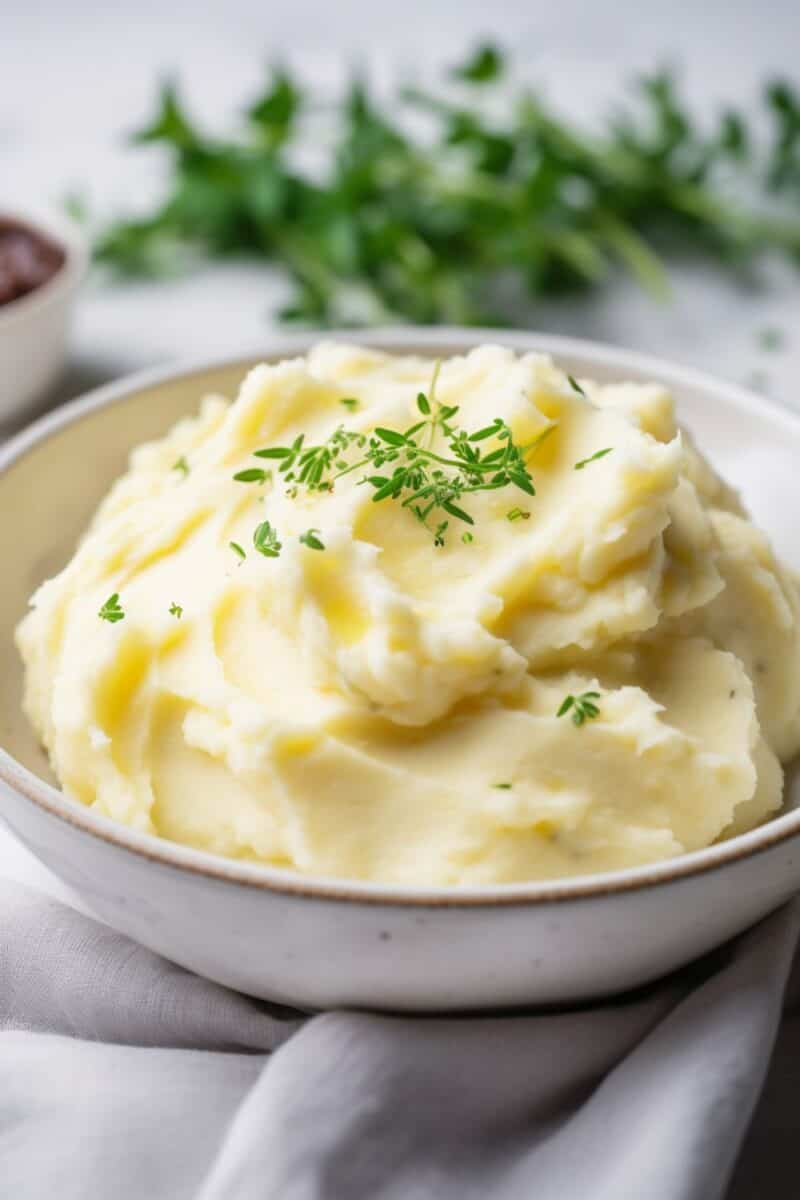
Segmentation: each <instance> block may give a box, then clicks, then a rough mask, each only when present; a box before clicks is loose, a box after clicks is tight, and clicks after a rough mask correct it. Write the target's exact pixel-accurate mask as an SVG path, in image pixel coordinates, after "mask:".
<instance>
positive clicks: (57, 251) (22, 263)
mask: <svg viewBox="0 0 800 1200" xmlns="http://www.w3.org/2000/svg"><path fill="white" fill-rule="evenodd" d="M65 260H66V254H65V253H64V250H63V249H62V248H61V246H59V245H58V244H57V243H56V242H54V241H52V240H51V239H50V238H49V237H47V236H46V235H45V234H43V233H39V231H38V230H37V229H34V228H33V226H31V225H26V224H25V223H24V222H23V221H17V220H16V219H15V218H13V217H4V216H2V215H0V305H3V304H10V303H11V302H12V300H19V299H21V297H22V296H27V295H28V294H29V293H30V292H34V291H36V289H37V288H40V287H42V285H43V284H45V283H48V282H49V281H50V280H51V279H52V278H53V276H54V275H55V274H56V273H57V272H58V271H60V270H61V268H62V267H63V266H64V262H65Z"/></svg>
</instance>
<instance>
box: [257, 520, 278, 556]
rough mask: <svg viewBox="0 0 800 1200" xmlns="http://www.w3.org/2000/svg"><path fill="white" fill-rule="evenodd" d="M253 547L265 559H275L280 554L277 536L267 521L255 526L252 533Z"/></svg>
mask: <svg viewBox="0 0 800 1200" xmlns="http://www.w3.org/2000/svg"><path fill="white" fill-rule="evenodd" d="M253 545H254V546H255V548H256V550H257V551H258V553H259V554H263V555H264V557H265V558H277V557H278V555H279V554H280V552H281V543H280V542H279V541H278V535H277V533H276V532H275V530H274V529H273V528H272V526H271V525H270V523H269V521H262V522H261V524H260V525H257V526H256V528H255V530H254V532H253Z"/></svg>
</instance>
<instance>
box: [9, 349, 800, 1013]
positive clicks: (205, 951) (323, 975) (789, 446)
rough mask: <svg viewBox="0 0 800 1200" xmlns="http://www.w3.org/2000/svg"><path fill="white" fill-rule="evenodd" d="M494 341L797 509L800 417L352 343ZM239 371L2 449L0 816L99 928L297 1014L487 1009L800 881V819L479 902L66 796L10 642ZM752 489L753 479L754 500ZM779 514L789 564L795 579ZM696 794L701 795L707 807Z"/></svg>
mask: <svg viewBox="0 0 800 1200" xmlns="http://www.w3.org/2000/svg"><path fill="white" fill-rule="evenodd" d="M486 339H491V340H494V341H501V342H504V343H506V344H510V345H512V346H513V347H515V348H517V349H521V350H527V349H538V350H546V351H550V352H552V353H553V354H554V355H555V356H556V357H557V358H558V360H559V361H560V363H561V364H562V365H563V366H564V367H566V368H567V369H568V370H570V371H572V372H573V373H575V374H577V375H588V376H594V377H596V378H598V379H601V380H608V379H614V378H617V379H658V380H661V381H663V382H665V383H667V384H668V385H670V386H671V387H672V388H673V389H674V392H675V394H676V397H677V399H678V402H679V410H680V416H681V419H682V421H683V422H684V423H685V424H686V425H687V426H689V427H690V428H691V429H692V430H693V431H694V432H695V433H696V435H697V437H698V440H699V442H700V444H701V445H702V447H703V448H704V449H705V450H707V451H708V452H709V453H710V454H711V457H712V459H714V461H715V462H716V463H717V465H718V466H720V467H721V469H722V470H724V471H725V472H726V474H727V475H728V477H729V478H731V479H733V481H734V482H736V483H738V484H740V485H742V484H743V485H744V492H745V498H746V499H747V500H748V501H750V502H751V505H752V508H753V511H754V515H755V517H756V519H757V520H758V521H759V522H760V523H761V524H763V525H764V526H765V527H767V528H770V526H771V525H775V524H776V522H775V521H774V520H773V519H771V518H775V516H776V514H780V513H781V512H784V513H785V512H795V513H796V511H797V500H798V495H800V485H798V480H797V475H798V472H797V464H798V462H800V421H798V419H797V418H795V417H793V416H790V415H789V414H787V413H785V412H783V411H780V410H778V409H776V408H773V407H771V406H769V405H768V404H767V403H766V402H763V401H760V400H758V399H756V398H755V397H753V396H751V395H749V394H747V393H745V392H742V391H741V390H740V389H738V388H735V387H731V386H729V385H727V384H724V383H720V382H717V381H715V380H713V379H709V378H706V377H704V376H702V375H699V374H697V373H695V372H693V371H688V370H683V369H681V368H678V367H674V366H669V365H667V364H666V363H662V362H657V361H653V360H649V359H645V358H642V357H640V356H639V355H635V354H630V353H627V352H625V351H622V350H614V349H610V348H607V347H601V346H595V345H592V344H590V343H585V342H578V341H570V340H565V339H559V338H555V337H544V336H533V335H527V334H499V333H498V332H496V331H492V332H491V333H490V334H484V335H481V334H480V333H477V332H475V331H474V330H473V331H463V330H432V331H427V332H421V331H401V332H389V333H378V334H375V335H373V336H372V337H370V338H366V337H361V338H359V340H360V341H362V342H363V341H369V342H370V343H372V344H376V345H379V346H384V347H387V348H389V349H394V350H414V351H421V352H424V353H429V354H431V355H446V354H451V353H454V352H460V351H463V350H465V349H468V348H469V347H470V346H472V345H474V344H475V343H476V342H478V341H480V340H486ZM312 340H314V339H313V338H311V337H310V336H307V337H300V338H297V337H295V338H283V339H276V340H275V342H273V343H271V344H268V345H265V346H264V347H263V350H262V352H261V353H260V354H259V355H254V356H253V357H252V358H250V359H248V360H238V361H235V362H227V363H212V364H206V365H201V366H196V367H193V368H190V369H186V370H181V371H176V370H172V371H161V372H156V373H150V374H146V375H140V376H137V377H134V378H132V379H128V380H123V381H121V382H120V383H116V384H112V385H111V386H109V387H105V388H102V389H100V390H99V391H97V392H94V393H92V394H91V395H89V396H87V397H86V398H85V399H83V400H80V401H78V402H76V403H73V404H71V405H69V406H68V407H66V408H64V409H62V410H60V411H59V412H57V413H54V414H53V415H51V416H49V417H47V418H45V419H44V420H42V421H39V422H38V423H37V424H36V425H34V426H33V427H32V428H31V429H29V430H28V431H27V432H25V433H23V434H21V435H20V436H19V437H18V438H16V439H15V440H14V441H13V442H12V443H10V444H9V445H7V446H6V447H5V448H3V449H2V450H0V563H2V564H3V565H2V572H3V586H2V588H0V743H2V745H3V747H4V749H3V750H2V751H0V811H2V814H3V816H4V817H5V819H6V821H7V822H8V824H9V826H10V827H11V829H12V830H13V831H14V832H15V833H16V834H17V836H18V837H19V838H20V839H21V840H22V841H23V842H24V843H25V845H27V846H28V847H29V849H30V850H32V851H33V853H34V854H36V855H38V857H39V858H40V859H41V860H42V861H43V862H44V863H46V865H47V866H48V867H50V868H51V870H53V871H54V872H55V873H56V874H57V875H58V876H59V877H60V878H61V879H62V880H63V881H64V882H65V883H66V884H67V885H68V886H69V887H71V888H72V889H74V891H75V892H76V893H77V894H78V895H79V896H80V898H81V900H82V901H83V902H84V904H86V905H87V906H88V907H89V908H90V909H92V910H94V911H95V912H96V913H97V914H98V915H99V916H100V917H101V918H103V919H104V920H105V921H107V922H108V923H109V924H111V925H113V926H114V927H115V928H117V929H120V930H122V931H124V932H125V933H127V934H129V935H130V936H131V937H133V938H136V939H137V940H138V941H140V942H143V943H144V944H145V945H147V946H150V947H152V948H153V949H154V950H157V951H159V952H160V953H161V954H163V955H165V956H166V957H167V958H170V959H172V960H174V961H175V962H177V963H181V964H183V965H184V966H186V967H189V968H191V969H192V970H193V971H197V972H199V973H200V974H203V975H207V976H209V977H211V978H212V979H216V980H219V981H220V982H222V983H225V984H228V985H230V986H232V987H235V988H238V989H240V990H242V991H245V992H250V993H252V994H254V995H257V996H264V997H268V998H271V999H273V1000H278V1001H283V1002H286V1003H291V1004H297V1005H300V1006H304V1007H309V1008H324V1007H328V1006H333V1005H349V1006H365V1007H376V1008H389V1009H408V1010H441V1009H479V1008H485V1007H507V1006H516V1005H522V1004H529V1003H553V1002H564V1001H574V1000H579V999H585V998H588V997H595V996H599V995H603V994H609V993H612V992H617V991H620V990H622V989H625V988H630V987H632V986H634V985H636V984H641V983H644V982H645V981H647V980H650V979H653V978H655V977H656V976H658V975H661V974H663V973H664V972H666V971H668V970H670V969H671V968H674V967H677V966H678V965H680V964H683V963H686V962H688V961H690V960H691V959H693V958H695V957H696V956H697V955H699V954H701V953H703V952H704V951H707V950H709V949H710V948H711V947H713V946H715V945H717V944H718V943H720V942H722V941H724V940H725V939H726V938H729V937H731V936H732V935H733V934H735V933H738V932H739V931H740V930H742V929H744V928H745V927H747V926H748V925H750V924H752V923H753V922H754V921H756V920H758V919H759V918H760V917H763V916H764V915H765V914H766V913H768V912H770V911H771V910H772V909H774V908H775V907H777V906H778V905H779V904H781V903H782V902H783V901H785V900H786V899H787V898H788V897H789V896H790V895H791V894H792V893H793V892H794V891H795V890H796V889H797V888H798V886H799V885H800V811H798V812H796V811H792V807H793V803H794V800H795V799H796V797H795V795H794V791H793V788H792V787H791V786H790V787H789V788H788V789H787V792H788V796H787V809H786V811H785V812H784V814H783V815H781V816H779V817H778V818H776V819H775V820H773V821H771V822H770V823H769V824H767V825H765V826H763V827H762V828H760V829H756V830H753V831H752V832H750V833H747V834H745V835H743V836H741V837H738V838H735V839H732V840H730V841H727V842H724V843H722V844H720V845H716V846H713V847H711V848H710V849H707V850H703V851H700V852H697V853H692V854H688V855H686V856H685V857H683V858H679V859H675V860H672V861H669V862H664V863H660V864H658V865H656V866H648V867H642V868H637V869H634V870H628V871H621V872H615V873H613V874H606V875H597V876H591V877H585V878H582V879H569V880H564V881H562V882H554V883H552V882H551V883H529V884H514V885H506V886H502V887H490V888H470V889H459V890H452V889H431V888H420V889H414V888H400V887H393V886H385V887H382V886H376V885H374V884H361V883H348V882H342V881H341V880H325V879H312V878H304V877H302V876H299V875H295V874H291V873H289V872H287V871H284V870H279V869H274V868H269V867H261V866H257V865H253V864H245V863H241V862H235V861H229V860H226V859H223V858H217V857H215V856H213V855H210V854H206V853H203V852H201V851H197V850H192V849H188V848H186V847H183V846H177V845H173V844H172V843H170V842H166V841H160V840H158V839H156V838H153V837H149V836H147V835H143V834H138V833H135V832H133V831H132V830H130V829H128V828H126V827H124V826H122V825H117V824H115V823H113V822H111V821H110V820H108V819H106V818H104V817H102V816H98V815H97V814H96V813H94V812H91V811H90V810H88V809H86V808H84V807H83V806H82V805H80V804H78V803H76V802H73V801H72V800H69V799H67V798H66V797H65V796H64V795H62V793H61V792H60V791H59V790H58V788H57V787H56V786H55V785H54V781H53V779H52V776H51V774H50V772H49V769H48V766H47V763H46V761H45V759H44V756H43V754H42V752H41V750H40V749H39V747H38V746H37V744H36V741H35V739H34V737H33V735H32V733H31V731H30V729H29V728H28V726H27V724H26V722H25V719H24V717H23V716H22V713H21V712H20V684H21V670H20V664H19V661H18V658H17V654H16V651H15V649H14V646H13V644H12V631H13V628H14V626H15V624H16V622H17V621H18V619H19V618H20V616H21V615H22V613H23V612H24V611H25V607H26V602H27V599H28V596H29V595H30V593H31V591H32V589H33V588H34V586H35V585H36V584H37V583H38V582H39V581H40V580H41V579H42V578H44V577H45V576H47V575H50V574H52V573H53V572H54V571H56V570H57V569H58V568H59V567H60V566H61V565H62V564H63V563H64V561H65V560H66V559H67V557H68V556H69V554H70V553H71V551H72V548H73V546H74V544H75V540H76V538H77V537H78V535H79V534H80V532H81V531H82V529H83V528H84V526H85V524H86V522H87V520H88V518H89V516H90V514H91V512H92V510H93V509H94V507H95V505H96V503H97V501H98V500H99V499H100V497H101V496H102V495H103V493H104V492H105V491H106V489H107V487H108V485H109V484H110V483H111V481H112V480H113V479H114V478H115V476H117V475H118V474H119V472H120V471H121V470H122V469H123V467H124V465H125V461H126V458H127V455H128V452H129V450H130V449H131V447H133V446H135V445H136V444H137V443H138V442H141V441H143V440H146V439H148V438H152V437H155V436H156V435H158V434H160V433H162V432H163V431H164V430H166V429H167V428H168V427H169V426H170V425H171V424H172V423H173V422H174V421H175V420H176V419H177V418H178V417H180V416H182V415H184V414H186V413H189V412H193V411H194V410H195V408H196V407H197V404H198V401H199V398H200V396H201V395H203V394H204V393H205V392H207V391H215V392H222V393H226V394H229V395H233V394H234V392H235V390H236V386H237V384H238V383H239V380H240V379H241V377H242V374H243V373H244V371H245V370H246V368H247V367H248V366H249V365H250V364H251V363H252V362H253V361H256V360H257V359H259V358H267V359H273V360H274V359H277V358H282V357H285V356H286V355H287V354H294V353H297V352H301V351H303V350H304V349H305V348H306V347H307V346H308V344H309V343H310V342H311V341H312ZM749 485H751V486H749ZM791 530H792V524H791V522H790V523H789V524H788V525H787V524H784V525H783V526H782V527H780V528H777V529H776V532H777V533H778V535H779V536H778V537H777V539H776V540H777V545H778V549H779V551H780V552H781V553H782V554H783V555H784V556H785V557H786V558H788V559H789V561H793V562H794V565H795V566H796V567H797V566H800V546H798V545H796V544H795V539H794V537H793V535H792V532H791ZM698 802H702V797H698Z"/></svg>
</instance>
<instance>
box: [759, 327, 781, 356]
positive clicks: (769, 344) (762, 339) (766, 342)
mask: <svg viewBox="0 0 800 1200" xmlns="http://www.w3.org/2000/svg"><path fill="white" fill-rule="evenodd" d="M758 342H759V345H760V346H761V349H762V350H769V351H774V350H780V349H781V347H782V346H783V343H784V334H783V330H782V329H777V328H776V327H775V326H774V325H772V326H767V328H766V329H762V330H761V332H760V333H759V335H758Z"/></svg>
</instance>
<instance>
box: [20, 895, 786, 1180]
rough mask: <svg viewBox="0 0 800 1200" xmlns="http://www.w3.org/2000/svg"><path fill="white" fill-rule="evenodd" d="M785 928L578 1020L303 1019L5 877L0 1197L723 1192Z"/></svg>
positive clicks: (771, 1018) (772, 1014) (767, 1027)
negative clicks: (211, 978) (210, 979)
mask: <svg viewBox="0 0 800 1200" xmlns="http://www.w3.org/2000/svg"><path fill="white" fill-rule="evenodd" d="M797 932H798V909H797V907H796V906H791V907H789V908H786V909H784V910H782V911H781V912H780V913H778V914H776V915H775V916H773V917H771V918H770V919H769V920H768V921H766V922H764V923H763V924H762V925H761V926H760V927H759V928H758V929H756V930H754V931H753V932H751V933H750V934H748V935H747V936H746V937H744V938H742V939H741V940H739V941H738V942H737V943H734V945H732V946H731V947H727V948H725V949H724V950H723V951H721V952H719V953H717V954H716V955H713V956H712V957H711V958H710V959H709V960H707V961H705V962H704V963H702V964H700V965H698V966H696V967H694V968H692V969H691V970H690V971H687V972H683V973H682V974H681V975H680V976H677V977H675V978H673V979H671V980H670V981H668V982H667V983H665V984H662V985H659V986H657V987H653V988H649V989H646V990H643V991H641V992H639V993H637V994H635V995H632V996H629V997H626V998H624V999H622V1000H618V1001H615V1002H613V1003H608V1004H603V1005H598V1006H594V1007H586V1008H583V1009H579V1010H576V1011H571V1012H559V1013H544V1014H520V1015H514V1016H485V1017H472V1018H445V1017H442V1018H434V1017H430V1018H422V1017H420V1018H408V1017H390V1016H371V1015H366V1014H360V1013H352V1012H334V1013H328V1014H325V1015H321V1016H314V1017H311V1018H308V1019H307V1020H304V1019H303V1018H302V1017H301V1016H300V1015H299V1014H293V1013H289V1012H287V1011H285V1010H279V1009H272V1008H270V1006H268V1005H264V1004H262V1003H259V1002H257V1001H255V1000H250V999H247V998H246V997H243V996H239V995H236V994H234V993H231V992H228V991H226V990H225V989H224V988H221V987H218V986H217V985H215V984H212V983H209V982H207V981H204V980H201V979H198V978H196V977H195V976H192V975H190V974H188V973H187V972H185V971H183V970H181V969H180V968H178V967H175V966H173V965H171V964H169V963H167V962H164V961H163V960H161V959H159V958H158V957H157V956H155V955H153V954H151V953H150V952H149V951H146V950H144V949H142V948H141V947H138V946H136V945H134V944H133V943H132V942H130V941H128V940H127V939H126V938H124V937H122V936H120V935H118V934H115V933H113V932H112V931H111V930H109V929H108V928H106V927H105V926H103V925H101V924H99V923H96V922H94V921H91V920H89V919H88V918H86V917H84V916H82V915H80V914H78V913H77V912H74V911H72V910H71V909H69V908H67V907H65V906H62V905H59V904H57V903H56V902H54V901H52V900H49V899H46V898H45V897H43V896H41V895H39V894H38V893H35V892H33V891H30V890H28V889H26V888H23V887H21V886H19V885H17V884H11V883H0V1193H1V1194H2V1195H3V1196H8V1197H14V1200H41V1198H44V1197H51V1196H54V1195H57V1196H58V1197H59V1200H107V1198H111V1197H113V1198H114V1200H144V1198H146V1200H182V1198H184V1197H186V1198H191V1200H523V1198H526V1200H527V1198H528V1197H536V1200H589V1198H590V1200H629V1198H630V1200H638V1198H640V1197H642V1198H644V1197H646V1198H647V1200H715V1198H717V1197H722V1196H724V1195H725V1194H726V1192H727V1190H728V1184H729V1180H730V1177H731V1172H732V1170H733V1167H734V1164H735V1161H736V1158H737V1155H738V1152H739V1149H740V1146H741V1143H742V1140H743V1138H744V1136H745V1133H746V1130H747V1127H748V1124H749V1121H750V1118H751V1115H752V1112H753V1108H754V1105H755V1103H756V1100H757V1097H758V1094H759V1091H760V1089H761V1086H762V1083H763V1079H764V1075H765V1072H766V1068H767V1064H768V1061H769V1056H770V1051H771V1049H772V1045H773V1040H774V1037H775V1032H776V1028H777V1025H778V1021H779V1016H780V1010H781V1003H782V997H783V993H784V987H785V983H786V979H787V975H788V971H789V967H790V964H791V959H792V954H793V951H794V946H795V942H796V939H797ZM756 1129H757V1126H756ZM754 1132H755V1131H754ZM740 1176H741V1178H742V1179H743V1180H744V1186H745V1187H746V1186H747V1179H746V1173H745V1175H742V1172H741V1169H740V1172H739V1174H738V1175H737V1184H736V1186H735V1187H734V1191H735V1192H737V1195H738V1194H739V1192H740V1188H739V1184H738V1179H739V1178H740ZM791 1194H793V1193H792V1192H789V1191H787V1192H786V1193H785V1195H786V1196H789V1195H791ZM773 1195H774V1196H779V1195H782V1193H780V1192H777V1191H776V1192H765V1191H764V1190H763V1189H762V1188H760V1187H759V1189H758V1190H757V1191H749V1192H748V1191H741V1192H740V1200H745V1198H746V1197H755V1196H758V1197H763V1196H773Z"/></svg>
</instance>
